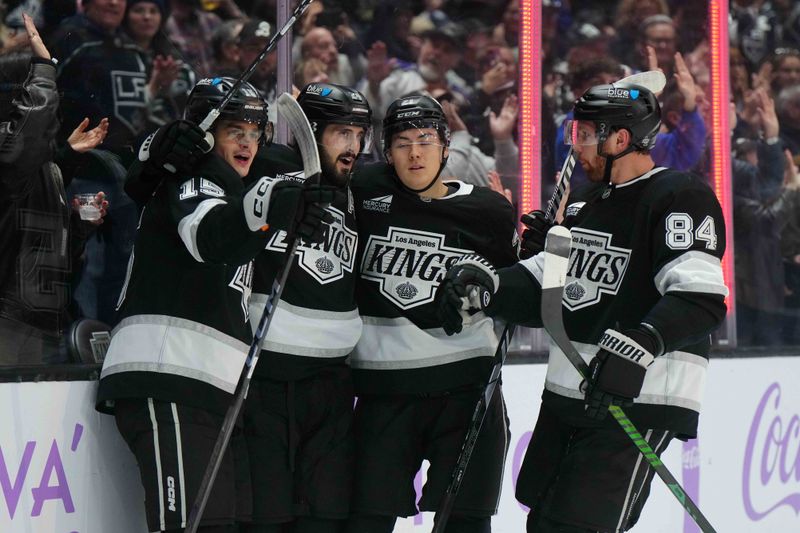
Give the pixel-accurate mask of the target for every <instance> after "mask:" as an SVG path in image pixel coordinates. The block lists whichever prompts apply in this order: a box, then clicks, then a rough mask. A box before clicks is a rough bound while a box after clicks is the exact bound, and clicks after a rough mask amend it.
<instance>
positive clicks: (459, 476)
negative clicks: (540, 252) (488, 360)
mask: <svg viewBox="0 0 800 533" xmlns="http://www.w3.org/2000/svg"><path fill="white" fill-rule="evenodd" d="M514 329H515V326H514V325H508V324H507V325H506V327H505V328H503V333H502V335H501V336H500V343H499V344H498V345H497V350H496V351H495V353H494V365H493V366H492V373H491V374H490V375H489V382H488V383H487V384H486V387H485V388H484V389H483V393H482V394H481V397H480V398H479V399H478V403H477V404H476V405H475V411H473V413H472V418H471V419H470V421H469V428H468V429H467V436H466V438H465V439H464V443H463V444H462V445H461V452H460V453H459V454H458V459H457V460H456V467H455V469H453V474H452V476H451V478H450V484H449V485H448V486H447V490H446V491H445V493H444V497H443V498H442V501H441V503H440V504H439V509H438V510H437V511H436V514H435V515H434V517H433V529H432V530H431V533H443V532H444V530H445V528H446V527H447V521H448V520H449V518H450V513H451V512H452V511H453V505H454V504H455V501H456V496H457V495H458V491H459V489H461V482H462V481H464V474H465V473H466V471H467V465H468V464H469V460H470V459H471V458H472V452H473V451H474V450H475V444H476V443H477V442H478V436H479V435H480V433H481V427H482V426H483V421H484V420H485V419H486V411H487V410H488V409H489V403H491V401H492V397H493V396H494V390H495V388H497V384H498V383H499V382H500V372H501V371H502V370H503V363H504V362H505V360H506V353H507V352H508V345H509V343H510V342H511V337H512V336H513V335H514Z"/></svg>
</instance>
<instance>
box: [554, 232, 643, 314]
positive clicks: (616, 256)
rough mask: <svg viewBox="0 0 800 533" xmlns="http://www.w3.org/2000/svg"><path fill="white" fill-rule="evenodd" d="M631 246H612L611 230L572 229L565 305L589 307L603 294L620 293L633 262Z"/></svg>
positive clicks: (572, 308) (574, 307)
mask: <svg viewBox="0 0 800 533" xmlns="http://www.w3.org/2000/svg"><path fill="white" fill-rule="evenodd" d="M630 257H631V250H629V249H627V248H619V247H617V246H611V234H609V233H602V232H599V231H592V230H588V229H584V228H573V229H572V250H571V251H570V254H569V270H567V284H566V285H565V287H564V298H563V301H564V305H565V306H566V307H567V309H569V310H570V311H576V310H578V309H583V308H584V307H589V306H590V305H594V304H596V303H597V302H599V301H600V298H601V297H602V295H603V294H617V293H618V292H619V288H620V286H621V285H622V280H623V279H624V277H625V271H626V270H627V268H628V264H629V263H630Z"/></svg>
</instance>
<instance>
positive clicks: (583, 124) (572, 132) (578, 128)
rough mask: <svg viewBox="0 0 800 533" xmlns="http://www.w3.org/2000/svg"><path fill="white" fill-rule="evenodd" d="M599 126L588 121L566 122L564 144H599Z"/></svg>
mask: <svg viewBox="0 0 800 533" xmlns="http://www.w3.org/2000/svg"><path fill="white" fill-rule="evenodd" d="M599 142H600V137H599V136H598V135H597V126H596V125H595V123H594V122H591V121H588V120H566V121H564V144H567V145H570V146H593V145H595V144H599Z"/></svg>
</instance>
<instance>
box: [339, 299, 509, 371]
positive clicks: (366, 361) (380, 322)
mask: <svg viewBox="0 0 800 533" xmlns="http://www.w3.org/2000/svg"><path fill="white" fill-rule="evenodd" d="M363 320H364V331H363V333H362V334H361V340H360V341H359V342H358V345H357V346H356V350H355V352H353V356H352V358H351V360H350V366H352V367H353V368H358V369H364V370H403V369H414V368H426V367H431V366H438V365H443V364H447V363H453V362H456V361H463V360H466V359H472V358H474V357H490V356H492V354H494V351H495V349H496V347H497V343H498V341H497V336H496V335H495V333H494V325H493V322H492V319H491V318H488V317H487V316H486V315H484V314H483V313H477V314H475V315H473V316H472V317H471V322H465V323H464V329H463V330H462V331H461V333H459V334H458V335H453V336H452V337H449V336H447V334H445V332H444V330H443V329H442V328H432V329H420V328H419V327H418V326H417V325H415V324H414V323H413V322H411V321H410V320H409V319H407V318H388V319H387V318H378V317H369V316H365V317H363Z"/></svg>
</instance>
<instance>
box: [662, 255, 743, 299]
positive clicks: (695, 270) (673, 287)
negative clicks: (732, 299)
mask: <svg viewBox="0 0 800 533" xmlns="http://www.w3.org/2000/svg"><path fill="white" fill-rule="evenodd" d="M653 282H654V283H655V285H656V288H657V289H658V292H659V293H661V294H662V295H664V294H666V293H668V292H670V291H674V292H707V293H710V294H720V295H722V296H728V288H727V287H726V286H725V283H724V281H723V277H722V265H721V263H720V260H719V259H718V258H716V257H714V256H713V255H711V254H707V253H705V252H699V251H691V252H686V253H685V254H681V255H680V256H678V257H676V258H675V259H673V260H672V261H670V262H669V263H667V264H666V265H664V266H663V267H661V270H659V272H658V274H656V277H655V279H654V280H653Z"/></svg>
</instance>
